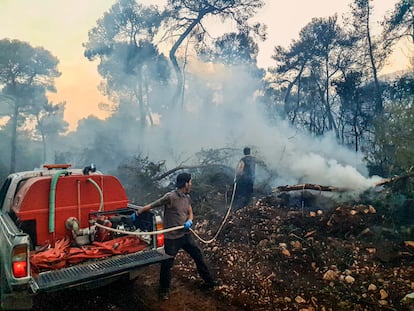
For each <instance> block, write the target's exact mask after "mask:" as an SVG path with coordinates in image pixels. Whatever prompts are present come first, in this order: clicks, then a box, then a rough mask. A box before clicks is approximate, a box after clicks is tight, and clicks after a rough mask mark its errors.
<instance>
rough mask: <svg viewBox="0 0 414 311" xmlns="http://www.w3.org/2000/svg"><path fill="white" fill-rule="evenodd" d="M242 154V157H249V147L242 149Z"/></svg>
mask: <svg viewBox="0 0 414 311" xmlns="http://www.w3.org/2000/svg"><path fill="white" fill-rule="evenodd" d="M243 154H244V155H249V154H250V148H249V147H244V149H243Z"/></svg>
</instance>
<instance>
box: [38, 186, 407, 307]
mask: <svg viewBox="0 0 414 311" xmlns="http://www.w3.org/2000/svg"><path fill="white" fill-rule="evenodd" d="M195 212H196V213H197V211H195ZM220 215H221V216H224V214H220V213H216V216H214V217H211V218H208V217H205V218H204V219H201V218H197V219H196V221H195V224H196V225H195V227H194V229H195V231H196V232H197V233H198V234H200V235H201V236H202V237H204V238H206V239H208V238H210V237H211V236H213V234H214V233H215V230H216V228H218V225H219V222H220V220H221V219H220V217H221V216H220ZM197 217H199V216H197ZM412 228H413V227H412V226H411V227H404V228H402V227H399V228H393V227H390V226H389V225H388V219H387V217H386V216H384V215H383V214H382V213H380V212H379V211H377V209H376V207H375V206H372V205H369V204H368V205H364V204H357V203H346V204H344V203H341V204H339V203H336V202H335V201H333V200H331V199H329V198H328V199H327V198H323V197H321V196H320V195H318V194H316V195H315V194H313V193H308V195H307V196H306V198H305V197H304V196H303V195H302V196H301V197H300V199H299V200H298V199H297V198H295V197H294V196H293V195H291V194H289V195H281V194H273V195H269V196H267V197H264V198H262V199H260V200H258V201H256V202H255V203H254V204H252V205H251V206H248V207H245V208H242V209H240V210H238V211H234V212H232V214H231V215H230V218H229V221H228V223H227V224H226V225H225V227H224V229H223V231H222V232H221V233H220V235H219V236H218V238H217V239H216V240H215V241H214V242H213V243H210V244H201V245H202V247H203V249H204V252H205V256H206V259H207V261H208V262H209V264H210V266H211V268H212V270H213V271H214V273H215V274H216V276H217V277H218V278H219V279H220V280H221V281H222V285H221V286H219V287H217V288H215V289H214V290H208V289H205V288H203V286H202V282H201V281H200V279H199V278H198V276H197V274H196V271H195V267H194V265H193V263H192V261H191V259H190V258H189V257H188V256H187V255H186V254H185V253H179V255H178V256H177V260H176V264H175V266H174V276H173V284H172V292H171V296H170V299H169V300H167V301H163V302H160V301H158V296H157V290H158V273H159V266H158V265H154V266H151V267H148V268H145V269H143V270H142V271H141V274H140V275H139V277H138V278H137V279H136V280H135V281H124V282H118V283H116V284H112V285H110V286H107V287H104V288H101V289H95V290H91V291H83V292H79V291H73V292H65V293H56V294H49V295H47V296H39V297H37V298H36V301H35V310H62V311H63V310H78V311H80V310H113V311H121V310H123V311H125V310H143V311H160V310H162V311H173V310H174V311H175V310H204V311H218V310H223V311H224V310H228V311H233V310H234V311H235V310H239V311H250V310H254V311H261V310H263V311H271V310H301V311H316V310H321V311H324V310H326V311H327V310H344V311H346V310H414V304H413V298H410V297H411V296H414V242H412V240H414V234H413V233H414V230H413V229H412Z"/></svg>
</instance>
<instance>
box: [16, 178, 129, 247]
mask: <svg viewBox="0 0 414 311" xmlns="http://www.w3.org/2000/svg"><path fill="white" fill-rule="evenodd" d="M51 180H52V177H51V176H42V177H33V178H29V179H27V180H26V181H24V182H22V184H21V187H20V189H19V190H18V192H17V194H16V196H15V198H14V202H13V208H12V209H13V211H14V212H15V213H16V215H17V217H18V219H19V221H21V222H30V221H32V222H34V224H35V234H36V241H37V243H36V244H37V245H43V244H44V243H46V242H52V241H53V240H54V239H61V238H63V237H65V236H71V234H70V232H69V231H68V230H67V229H66V227H65V221H66V219H68V218H69V217H76V218H77V219H78V220H79V223H80V227H81V228H86V227H88V226H89V224H88V217H89V213H90V212H96V211H98V210H99V209H100V208H101V210H114V209H119V208H125V207H126V206H127V204H128V198H127V195H126V192H125V189H124V187H123V186H122V184H121V183H120V181H119V180H118V179H117V178H116V177H115V176H112V175H68V176H65V175H62V176H60V177H59V178H58V179H57V183H56V190H55V195H54V198H55V203H54V204H53V205H54V206H52V207H50V192H51ZM52 201H53V200H52ZM50 208H52V209H53V208H54V209H55V211H54V213H52V215H53V214H54V220H55V221H54V223H55V225H54V230H52V231H54V232H49V217H50Z"/></svg>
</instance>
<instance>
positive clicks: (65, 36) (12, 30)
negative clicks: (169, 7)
mask: <svg viewBox="0 0 414 311" xmlns="http://www.w3.org/2000/svg"><path fill="white" fill-rule="evenodd" d="M114 2H115V1H114V0H88V1H85V0H71V1H67V0H65V1H63V0H41V1H33V0H0V38H9V39H18V40H21V41H25V42H28V43H29V44H31V45H32V46H34V47H37V46H42V47H44V48H45V49H46V50H48V51H50V52H51V53H52V54H53V55H54V56H56V57H57V58H58V59H59V61H60V63H59V66H58V69H59V70H60V72H61V73H62V75H61V77H59V78H58V79H57V80H56V87H57V93H54V94H49V100H50V101H52V102H54V103H58V102H62V101H65V102H66V111H65V119H66V121H68V122H69V124H70V129H71V130H73V129H76V126H77V121H78V120H80V119H82V118H85V117H87V116H88V115H90V114H94V115H96V116H98V117H101V118H102V117H105V113H104V112H102V111H99V109H98V104H99V103H107V102H108V99H107V98H105V97H104V96H102V95H101V94H100V93H99V91H98V89H97V87H98V84H99V81H100V77H99V75H98V73H97V63H96V62H90V61H88V60H87V59H86V58H85V57H84V56H83V52H84V50H83V48H82V43H84V42H86V41H87V40H88V31H89V30H90V29H92V28H93V27H94V26H95V25H96V21H97V19H99V18H100V17H102V16H103V14H104V12H106V11H108V10H109V8H110V7H111V6H112V4H113V3H114ZM148 2H149V1H145V0H143V1H142V3H148ZM150 3H151V4H155V3H157V4H162V3H163V1H162V0H158V1H150ZM395 3H396V0H386V1H384V0H375V1H374V6H375V9H374V12H373V14H374V15H373V17H374V19H378V18H382V16H383V15H384V13H385V12H386V11H387V10H391V9H392V8H393V7H394V5H395ZM349 4H350V1H348V0H335V1H332V0H312V1H309V0H289V1H277V0H267V3H266V5H265V7H264V8H263V9H261V10H260V12H259V14H258V15H257V17H256V18H255V19H256V20H258V21H260V22H263V23H265V24H267V25H268V39H267V40H266V42H264V43H260V45H259V48H260V54H259V57H258V65H259V66H260V67H262V68H267V67H269V66H271V65H272V63H271V55H272V52H273V48H274V46H276V45H282V46H285V47H288V46H289V44H290V43H291V42H292V40H294V39H297V38H298V34H299V31H300V29H301V28H302V27H303V26H305V25H306V24H307V23H309V22H310V21H311V19H312V18H313V17H326V16H330V15H333V14H335V13H338V14H339V15H340V14H342V13H344V12H346V11H348V7H349ZM227 30H228V29H225V31H227Z"/></svg>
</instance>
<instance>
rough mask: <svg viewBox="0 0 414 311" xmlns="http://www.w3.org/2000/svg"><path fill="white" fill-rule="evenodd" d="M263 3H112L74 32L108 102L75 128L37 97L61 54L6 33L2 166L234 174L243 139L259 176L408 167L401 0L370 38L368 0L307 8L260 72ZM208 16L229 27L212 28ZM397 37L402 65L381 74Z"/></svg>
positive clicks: (408, 98)
mask: <svg viewBox="0 0 414 311" xmlns="http://www.w3.org/2000/svg"><path fill="white" fill-rule="evenodd" d="M263 5H264V1H263V0H234V1H217V0H216V1H212V0H205V1H187V0H185V1H184V0H170V1H167V5H166V6H165V7H162V8H160V7H157V6H154V5H143V4H140V3H138V2H136V1H133V0H119V1H117V2H116V3H115V4H114V5H113V6H112V7H111V8H110V9H109V10H108V11H107V12H104V13H103V15H102V17H101V18H100V19H99V20H97V21H96V25H95V26H94V27H93V28H92V29H90V30H89V32H88V40H87V42H84V43H83V48H84V57H86V58H87V59H89V60H91V61H95V62H97V64H98V65H97V71H98V72H99V74H100V76H101V78H102V79H101V84H100V91H101V92H102V94H104V95H106V96H107V97H108V98H109V99H110V102H111V104H107V105H103V104H102V105H101V107H100V109H103V110H105V111H107V112H108V113H109V117H108V118H106V119H104V120H101V119H98V118H97V117H94V116H93V115H91V116H89V117H87V118H85V119H82V120H80V121H79V122H78V126H77V129H76V130H75V131H68V123H67V122H66V121H65V120H64V118H63V116H64V111H65V107H66V105H68V104H72V103H67V102H59V103H54V102H51V101H49V100H48V98H47V92H53V91H56V89H55V79H56V78H57V77H59V76H60V75H61V74H62V73H61V72H59V70H58V64H59V58H58V57H59V56H58V55H52V54H51V53H50V52H49V51H47V50H45V49H43V48H42V47H33V46H31V45H30V44H29V43H27V42H21V41H19V40H15V39H12V38H11V39H9V38H3V39H2V40H0V113H1V115H0V116H1V125H0V135H1V140H0V145H1V149H2V150H3V152H2V153H1V155H0V177H5V176H7V174H9V173H10V172H14V171H20V170H26V169H33V168H35V167H40V166H41V165H42V164H44V163H71V164H72V165H73V166H85V165H87V164H89V163H91V162H93V163H94V164H95V165H96V166H97V167H98V169H101V170H103V171H106V172H110V173H114V174H116V175H118V176H120V177H121V178H123V179H124V180H127V179H128V178H127V176H125V175H134V176H135V178H136V180H135V182H134V181H132V182H133V184H135V185H136V184H137V182H142V181H140V180H139V176H142V175H143V176H145V177H147V178H146V179H145V180H147V181H148V180H150V182H151V181H152V182H154V181H155V182H159V183H162V182H164V181H165V180H163V178H160V176H166V177H168V175H163V174H164V173H166V172H168V171H169V170H171V169H173V168H175V167H180V166H194V165H195V166H197V165H212V164H214V165H224V166H225V167H226V168H228V169H229V171H230V172H229V175H232V174H233V172H232V171H231V169H232V168H233V167H234V166H235V164H236V161H237V158H238V157H239V156H241V150H242V148H243V147H244V146H245V145H249V146H251V147H252V150H254V153H255V155H256V156H257V157H258V158H259V159H261V160H262V161H263V163H265V165H264V170H263V174H262V175H263V176H262V179H261V180H262V182H267V183H268V184H269V185H270V186H275V185H281V184H296V183H298V182H312V183H319V184H334V185H336V186H348V185H349V184H350V183H351V184H353V181H351V179H350V177H349V174H348V173H349V171H352V172H351V173H352V174H353V173H355V174H359V175H361V176H359V178H360V180H361V182H362V179H366V178H370V177H371V176H380V177H382V178H388V177H392V176H394V175H404V174H409V173H410V170H411V168H412V156H413V153H414V146H413V144H412V143H411V142H412V138H411V137H412V136H411V135H412V131H413V128H414V122H413V120H414V118H413V100H414V97H413V94H414V76H413V66H414V64H413V57H414V56H413V49H414V46H413V43H414V32H413V23H414V12H413V5H412V1H410V0H399V1H397V3H396V5H395V8H394V10H393V11H392V12H389V14H387V15H386V16H384V17H383V20H382V22H381V31H380V32H379V33H375V35H374V32H373V29H372V28H373V25H372V23H371V20H370V19H371V16H372V13H371V12H372V9H373V7H374V6H375V1H368V0H353V1H351V2H350V6H349V11H348V12H347V14H345V15H344V16H337V15H334V16H328V17H324V18H314V19H312V20H311V21H310V22H309V23H308V24H306V26H304V27H303V28H302V29H301V31H300V33H299V37H298V38H296V39H294V40H292V42H291V44H290V45H289V46H288V47H283V46H275V47H274V53H273V55H272V61H273V66H272V67H270V68H266V69H263V68H259V67H258V66H257V55H258V42H260V40H266V25H265V24H261V23H252V22H251V20H252V18H253V17H254V16H255V14H256V13H257V11H258V9H260V8H262V7H263ZM214 18H217V19H220V20H222V21H226V22H229V23H233V24H234V25H235V27H233V29H234V31H233V32H229V33H225V34H224V35H222V36H220V37H213V36H211V35H210V33H209V28H211V24H212V20H213V23H214ZM402 41H403V42H405V43H407V44H408V46H409V48H410V49H409V50H408V51H406V57H408V58H409V60H410V62H411V64H412V66H411V67H410V68H407V70H405V71H403V72H398V73H395V74H392V75H381V69H382V68H383V67H384V66H385V64H386V63H387V61H388V60H389V57H390V55H391V53H392V52H393V51H394V50H395V49H396V47H397V45H398V44H399V43H401V42H402ZM75 91H76V90H75ZM312 167H314V169H311V168H312ZM332 169H337V170H336V173H328V171H329V170H332ZM127 170H129V173H125V171H127ZM325 170H326V173H325ZM338 170H339V171H338ZM338 172H341V173H340V174H338ZM346 172H348V173H346ZM331 175H332V176H331ZM338 175H341V176H342V181H341V178H337V176H338ZM346 179H348V181H347V180H346ZM137 180H138V181H137ZM127 181H128V182H130V181H131V180H127ZM335 183H336V184H335ZM371 184H372V183H371ZM134 196H137V199H138V198H139V199H142V198H140V197H138V195H136V194H135V193H134Z"/></svg>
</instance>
